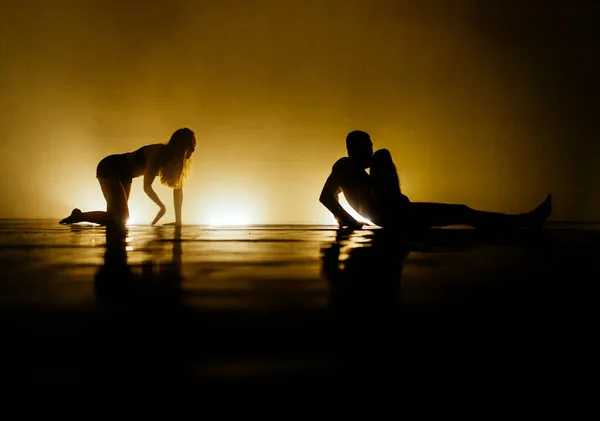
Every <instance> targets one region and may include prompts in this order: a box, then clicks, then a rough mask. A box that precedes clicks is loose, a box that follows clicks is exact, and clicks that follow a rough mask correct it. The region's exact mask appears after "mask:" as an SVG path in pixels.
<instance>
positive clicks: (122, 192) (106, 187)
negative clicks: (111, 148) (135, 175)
mask: <svg viewBox="0 0 600 421" xmlns="http://www.w3.org/2000/svg"><path fill="white" fill-rule="evenodd" d="M98 181H99V182H100V188H101V189H102V194H103V195H104V198H105V199H106V212H104V211H91V212H81V211H80V210H79V209H73V212H72V213H71V215H70V216H69V217H67V218H65V219H63V220H62V221H60V223H61V224H72V223H76V222H91V223H93V224H100V225H108V224H112V223H119V224H121V225H125V223H126V222H127V220H128V219H129V207H128V204H127V199H128V191H129V189H130V188H131V184H127V186H128V189H126V188H125V186H124V185H123V184H122V183H121V181H119V180H117V179H107V178H98Z"/></svg>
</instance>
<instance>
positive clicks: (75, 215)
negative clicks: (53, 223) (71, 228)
mask: <svg viewBox="0 0 600 421" xmlns="http://www.w3.org/2000/svg"><path fill="white" fill-rule="evenodd" d="M82 216H83V213H82V212H81V210H79V209H77V208H75V209H73V211H72V212H71V215H69V216H67V217H66V218H64V219H61V220H60V222H59V224H62V225H68V224H75V223H77V222H81V220H82Z"/></svg>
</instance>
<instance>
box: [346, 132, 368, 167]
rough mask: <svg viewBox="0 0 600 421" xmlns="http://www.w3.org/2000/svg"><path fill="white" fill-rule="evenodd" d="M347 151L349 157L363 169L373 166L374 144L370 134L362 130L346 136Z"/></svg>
mask: <svg viewBox="0 0 600 421" xmlns="http://www.w3.org/2000/svg"><path fill="white" fill-rule="evenodd" d="M346 149H347V150H348V156H349V157H350V159H352V162H354V163H355V164H356V165H358V166H359V167H361V168H369V167H370V166H371V158H373V142H371V136H369V134H368V133H366V132H363V131H361V130H354V131H352V132H350V133H348V136H346Z"/></svg>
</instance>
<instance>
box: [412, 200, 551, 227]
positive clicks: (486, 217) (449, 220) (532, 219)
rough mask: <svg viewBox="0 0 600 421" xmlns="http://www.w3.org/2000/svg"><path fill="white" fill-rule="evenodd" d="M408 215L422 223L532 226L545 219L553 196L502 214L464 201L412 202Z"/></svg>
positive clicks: (438, 225) (433, 225)
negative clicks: (523, 209) (522, 210)
mask: <svg viewBox="0 0 600 421" xmlns="http://www.w3.org/2000/svg"><path fill="white" fill-rule="evenodd" d="M410 209H411V219H412V220H413V221H414V222H416V223H418V224H419V225H421V226H425V227H443V226H449V225H469V226H472V227H474V228H484V229H507V228H535V227H538V226H540V225H542V224H543V223H544V221H545V220H546V219H547V218H548V216H549V215H550V212H551V209H552V196H551V195H548V197H546V200H545V201H544V202H543V203H542V204H541V205H539V206H538V207H537V208H535V209H534V210H532V211H530V212H527V213H521V214H504V213H498V212H486V211H480V210H476V209H471V208H470V207H468V206H466V205H454V204H446V203H427V202H413V203H411V206H410Z"/></svg>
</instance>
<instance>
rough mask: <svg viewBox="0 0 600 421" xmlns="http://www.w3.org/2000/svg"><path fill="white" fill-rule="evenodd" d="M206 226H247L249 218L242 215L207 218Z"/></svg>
mask: <svg viewBox="0 0 600 421" xmlns="http://www.w3.org/2000/svg"><path fill="white" fill-rule="evenodd" d="M208 224H209V225H211V226H214V227H225V226H240V225H249V224H250V218H248V217H247V216H243V215H220V216H213V217H211V218H209V219H208Z"/></svg>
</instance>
